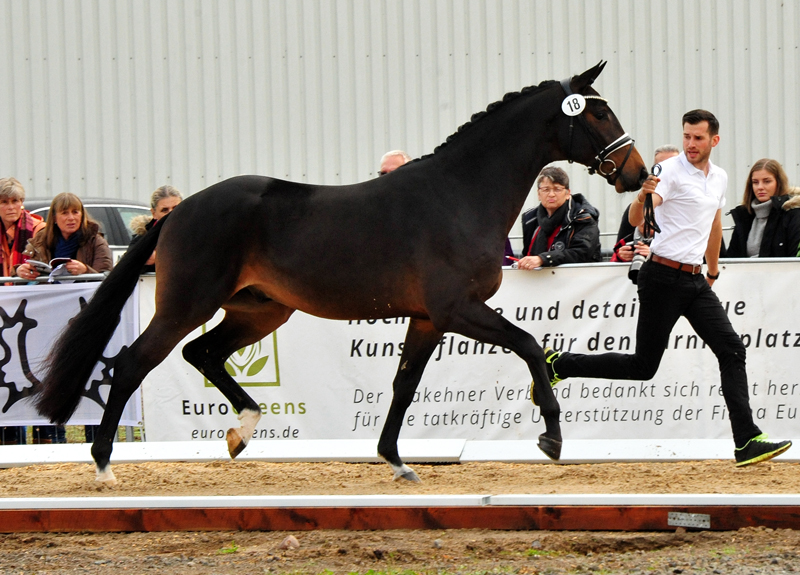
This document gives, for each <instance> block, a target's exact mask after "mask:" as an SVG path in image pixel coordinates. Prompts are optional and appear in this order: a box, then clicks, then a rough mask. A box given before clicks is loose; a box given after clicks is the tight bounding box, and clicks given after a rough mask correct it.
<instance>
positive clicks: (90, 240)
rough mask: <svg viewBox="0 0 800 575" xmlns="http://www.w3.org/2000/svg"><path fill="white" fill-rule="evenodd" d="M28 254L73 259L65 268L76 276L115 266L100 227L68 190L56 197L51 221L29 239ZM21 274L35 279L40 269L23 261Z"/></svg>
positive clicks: (19, 272) (76, 197)
mask: <svg viewBox="0 0 800 575" xmlns="http://www.w3.org/2000/svg"><path fill="white" fill-rule="evenodd" d="M25 255H26V256H27V257H28V258H30V259H34V260H39V261H42V262H49V261H50V260H51V259H53V258H62V257H64V258H70V261H69V262H67V264H66V266H65V267H66V269H67V271H68V272H69V273H70V274H72V275H76V276H77V275H81V274H96V273H101V272H107V271H111V267H112V265H113V264H112V259H111V249H110V248H109V247H108V242H106V240H105V238H104V237H103V235H102V234H101V233H100V226H99V225H98V224H97V223H96V222H95V221H94V220H92V219H91V218H90V217H89V214H87V213H86V210H85V209H84V207H83V203H82V202H81V200H80V198H79V197H78V196H76V195H75V194H70V193H66V192H65V193H61V194H58V195H57V196H56V197H55V198H53V201H52V202H51V204H50V212H49V215H48V216H47V224H46V225H45V227H44V230H42V231H41V232H40V233H38V234H36V236H34V238H33V239H31V240H29V241H28V245H27V246H26V248H25ZM17 275H18V276H20V277H23V278H31V279H33V278H36V277H38V276H39V272H37V271H36V269H34V268H33V267H31V266H30V265H29V264H28V263H23V264H22V265H20V266H18V267H17Z"/></svg>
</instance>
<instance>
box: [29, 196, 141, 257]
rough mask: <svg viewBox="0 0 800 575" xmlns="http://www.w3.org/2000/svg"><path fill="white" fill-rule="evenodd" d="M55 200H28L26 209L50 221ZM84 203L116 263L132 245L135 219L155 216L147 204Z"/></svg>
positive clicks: (92, 200) (90, 200)
mask: <svg viewBox="0 0 800 575" xmlns="http://www.w3.org/2000/svg"><path fill="white" fill-rule="evenodd" d="M52 201H53V200H52V198H50V199H42V198H30V199H29V198H25V209H26V210H28V211H29V212H31V213H34V214H37V215H39V216H42V217H43V218H44V219H45V220H46V219H47V212H49V211H50V204H51V203H52ZM81 201H82V202H83V206H84V207H85V208H86V211H87V212H89V214H90V215H91V216H92V219H94V220H95V221H96V222H97V223H99V224H100V231H102V232H103V236H104V237H105V238H106V241H107V242H108V245H109V246H110V247H111V253H112V254H113V256H114V263H115V264H116V263H117V261H119V258H121V257H122V254H124V253H125V251H126V250H127V249H128V244H129V243H130V242H131V234H132V232H131V228H130V223H131V220H132V219H133V218H135V217H136V216H142V215H145V216H148V217H151V214H150V208H149V207H148V206H147V204H142V203H139V202H132V201H130V200H115V199H110V198H81Z"/></svg>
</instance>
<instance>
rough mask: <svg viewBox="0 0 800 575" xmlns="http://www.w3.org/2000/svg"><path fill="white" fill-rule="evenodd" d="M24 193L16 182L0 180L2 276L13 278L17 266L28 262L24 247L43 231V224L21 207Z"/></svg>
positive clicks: (20, 185) (39, 218)
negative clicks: (37, 233)
mask: <svg viewBox="0 0 800 575" xmlns="http://www.w3.org/2000/svg"><path fill="white" fill-rule="evenodd" d="M24 202H25V189H24V188H23V187H22V184H20V183H19V181H18V180H17V179H16V178H3V179H0V222H2V226H3V232H4V233H3V237H2V245H3V250H2V253H0V257H2V258H3V275H4V276H6V277H8V276H13V275H14V270H15V268H16V267H17V266H19V265H20V264H22V263H24V262H25V260H27V259H28V258H27V257H26V256H25V254H24V252H25V246H27V245H28V240H29V239H31V238H33V236H35V235H36V232H38V231H39V230H42V229H44V226H45V223H44V220H43V219H42V218H41V217H40V216H37V215H35V214H32V213H30V212H29V211H28V210H26V209H25V208H24V206H23V203H24Z"/></svg>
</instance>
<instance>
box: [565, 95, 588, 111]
mask: <svg viewBox="0 0 800 575" xmlns="http://www.w3.org/2000/svg"><path fill="white" fill-rule="evenodd" d="M585 108H586V99H585V98H584V97H583V96H581V95H580V94H570V95H569V96H567V97H566V98H564V101H563V102H561V111H563V112H564V113H565V114H566V115H567V116H577V115H578V114H580V113H581V112H583V110H584V109H585Z"/></svg>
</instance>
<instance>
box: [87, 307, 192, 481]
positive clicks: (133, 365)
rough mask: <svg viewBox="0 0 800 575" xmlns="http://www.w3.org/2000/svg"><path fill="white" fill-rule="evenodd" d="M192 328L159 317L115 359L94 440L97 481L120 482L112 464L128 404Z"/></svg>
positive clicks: (93, 456)
mask: <svg viewBox="0 0 800 575" xmlns="http://www.w3.org/2000/svg"><path fill="white" fill-rule="evenodd" d="M191 329H193V326H191V325H188V324H184V325H180V326H179V327H176V322H175V321H174V319H168V320H165V319H163V318H158V317H156V318H154V319H153V321H152V322H151V323H150V325H149V326H148V327H147V329H145V330H144V332H142V335H140V336H139V337H138V338H137V339H136V341H135V342H134V343H133V344H132V345H131V347H129V348H127V349H123V350H122V351H121V352H120V353H119V355H118V356H117V358H116V359H115V360H114V377H113V379H112V381H111V389H110V391H109V392H108V401H107V402H106V407H105V410H104V411H103V418H102V419H101V420H100V427H99V429H98V431H97V433H96V434H95V439H94V442H93V443H92V458H93V459H94V461H95V465H96V466H97V481H101V482H103V483H106V484H108V485H114V484H116V482H117V480H116V478H115V477H114V473H113V472H112V471H111V466H110V461H111V452H112V450H113V442H114V436H115V435H116V433H117V427H118V426H119V420H120V418H121V417H122V412H123V411H124V410H125V405H126V404H127V403H128V400H129V399H130V398H131V396H132V395H133V392H134V391H136V389H137V388H138V387H139V385H140V384H141V383H142V380H143V379H144V378H145V376H146V375H147V374H148V373H150V371H151V370H152V369H153V368H154V367H156V366H157V365H158V364H159V363H161V362H162V361H164V358H166V357H167V355H169V353H170V351H172V349H173V348H174V347H175V346H176V345H177V344H178V343H179V342H180V340H181V339H183V338H184V337H185V336H186V335H187V334H188V333H189V332H190V331H191Z"/></svg>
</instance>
